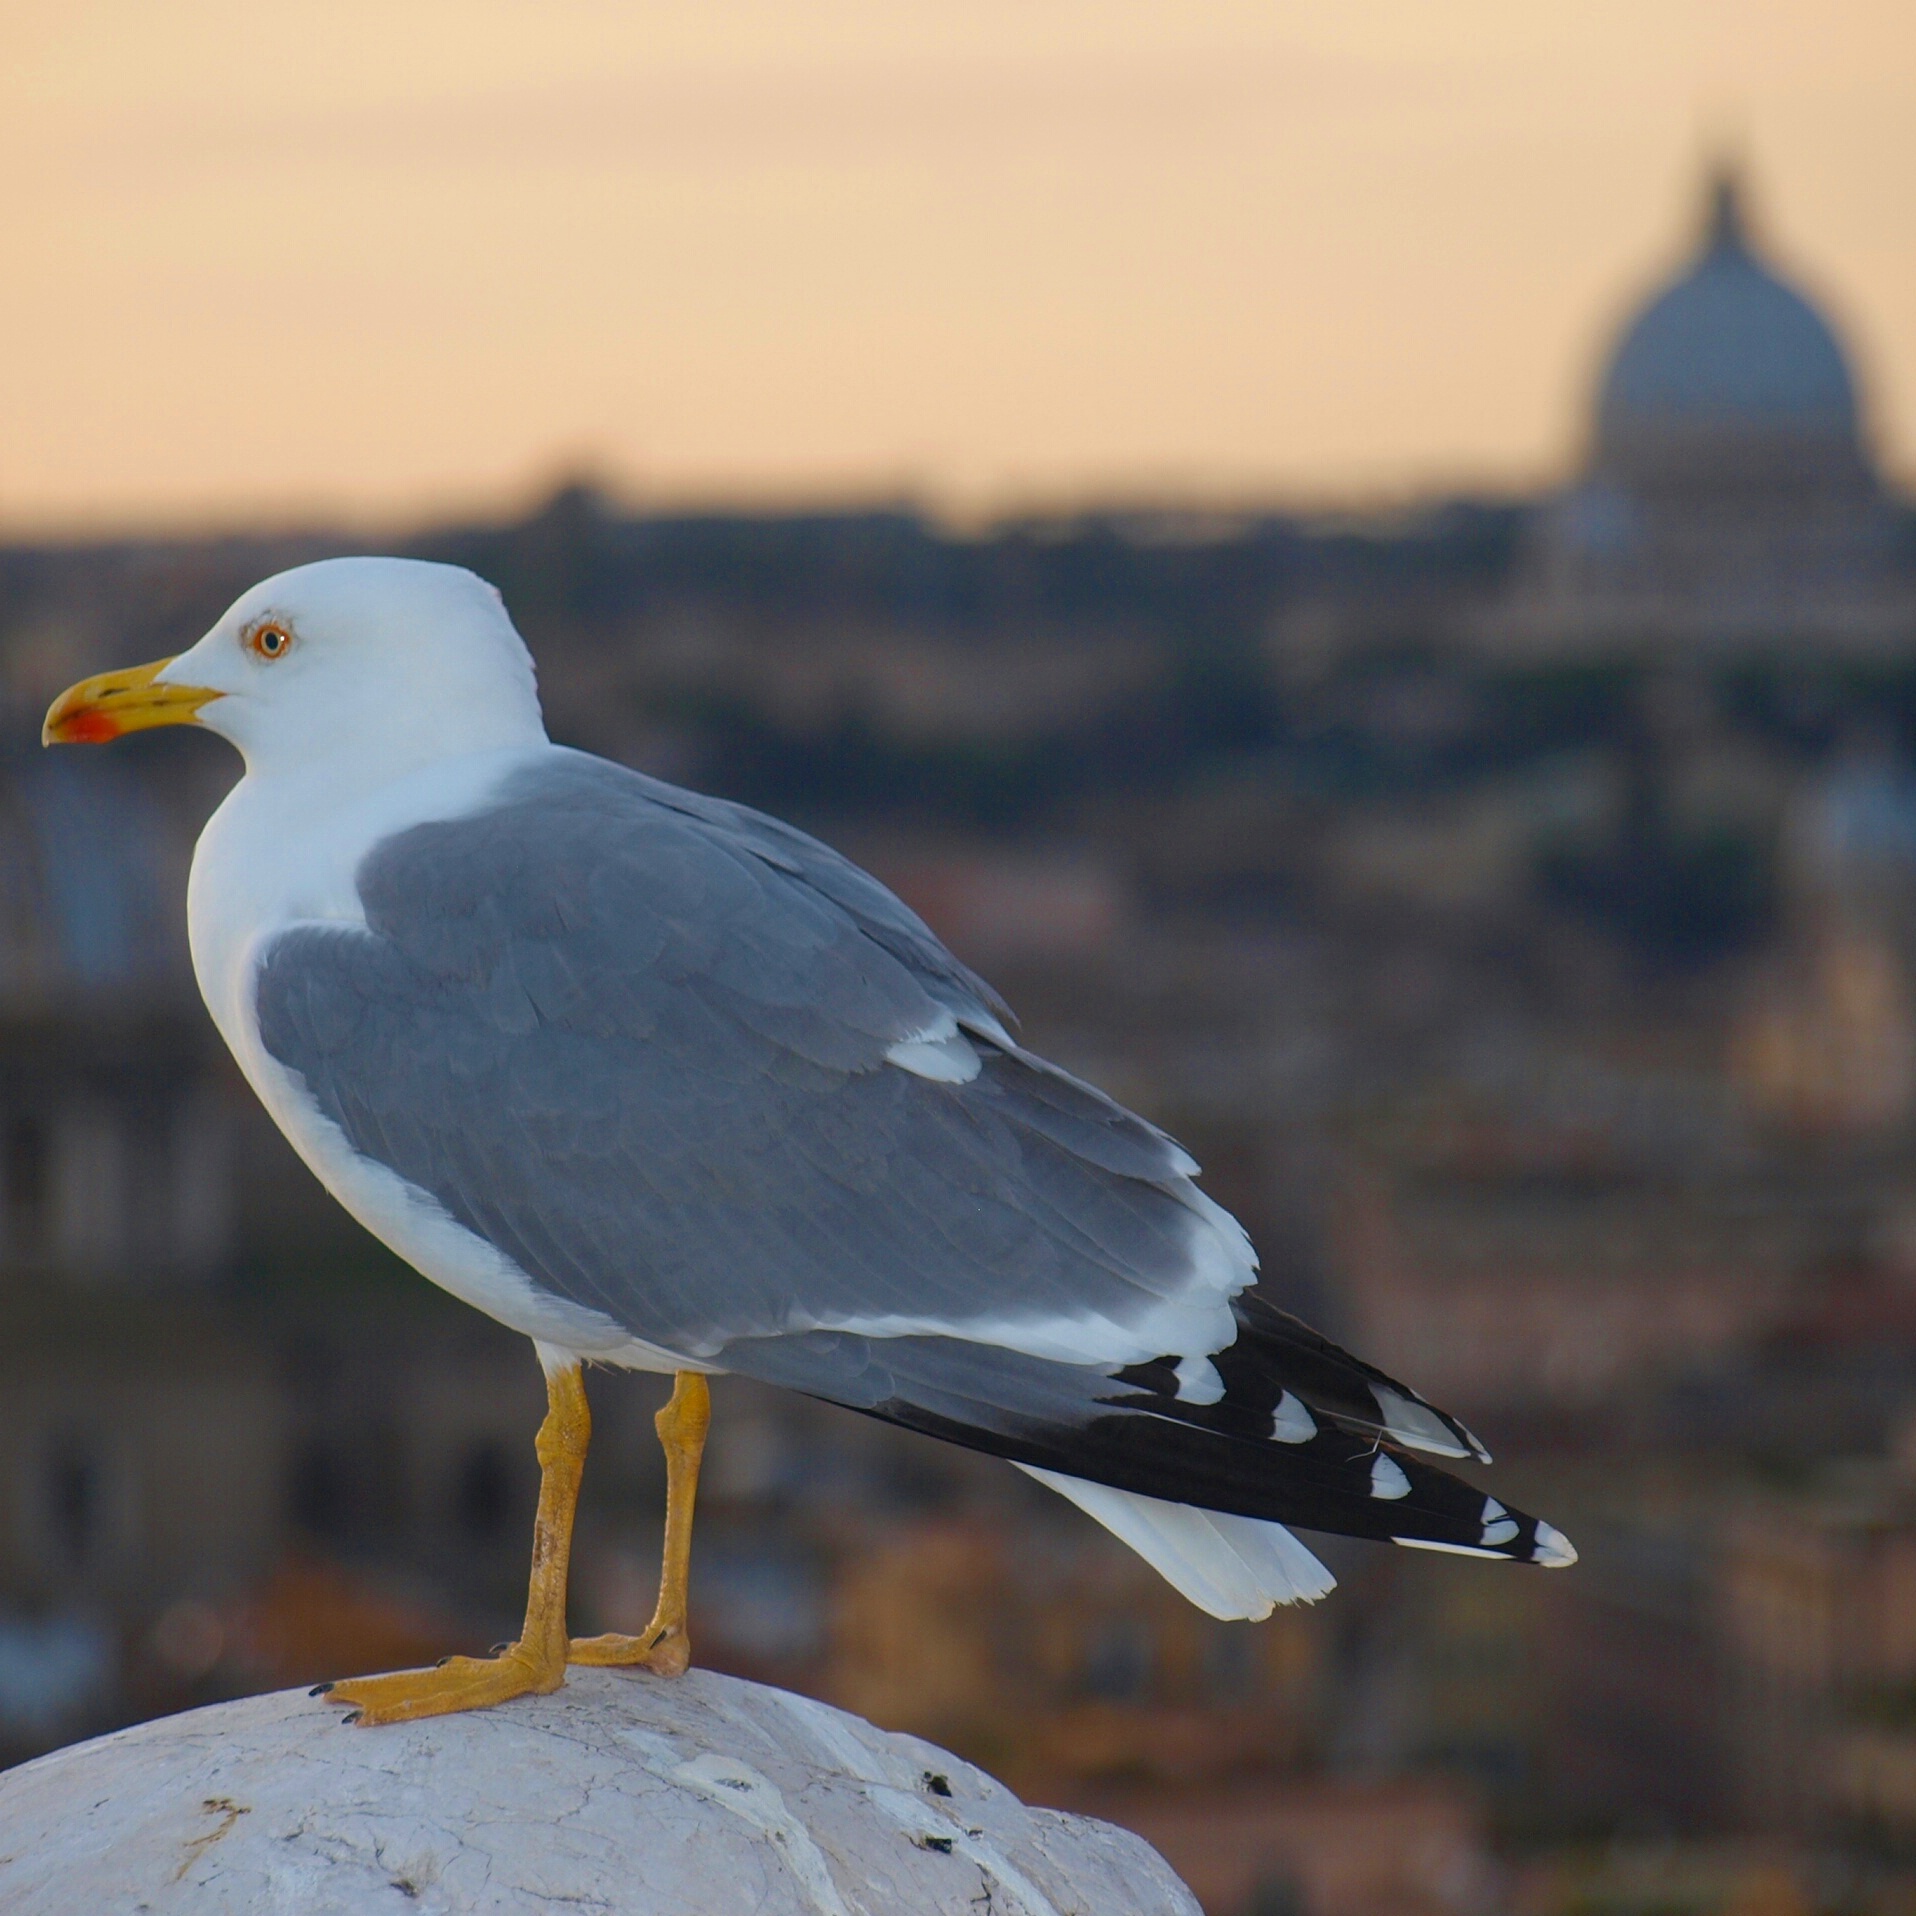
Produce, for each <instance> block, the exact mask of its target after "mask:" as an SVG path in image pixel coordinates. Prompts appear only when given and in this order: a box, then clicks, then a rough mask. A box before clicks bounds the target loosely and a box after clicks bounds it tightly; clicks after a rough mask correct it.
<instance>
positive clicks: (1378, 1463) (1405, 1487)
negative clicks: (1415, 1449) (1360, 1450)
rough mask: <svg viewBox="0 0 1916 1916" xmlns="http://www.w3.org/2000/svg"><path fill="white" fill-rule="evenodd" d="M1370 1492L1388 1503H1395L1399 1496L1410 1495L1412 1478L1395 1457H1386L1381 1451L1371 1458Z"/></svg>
mask: <svg viewBox="0 0 1916 1916" xmlns="http://www.w3.org/2000/svg"><path fill="white" fill-rule="evenodd" d="M1370 1494H1371V1495H1372V1496H1373V1497H1379V1498H1382V1499H1383V1500H1384V1501H1385V1502H1386V1503H1394V1502H1395V1501H1396V1500H1397V1499H1398V1498H1399V1497H1408V1496H1409V1495H1410V1479H1409V1478H1408V1477H1406V1476H1405V1475H1404V1467H1403V1465H1402V1464H1400V1463H1399V1462H1398V1461H1397V1459H1396V1458H1395V1457H1386V1456H1384V1455H1383V1454H1382V1453H1381V1452H1380V1453H1379V1454H1378V1455H1377V1456H1376V1457H1374V1458H1373V1459H1372V1460H1371V1467H1370Z"/></svg>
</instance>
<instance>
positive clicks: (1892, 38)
mask: <svg viewBox="0 0 1916 1916" xmlns="http://www.w3.org/2000/svg"><path fill="white" fill-rule="evenodd" d="M1724 144H1730V145H1733V146H1734V147H1735V148H1736V150H1738V151H1740V152H1741V153H1742V154H1743V155H1744V156H1745V158H1746V160H1747V162H1748V166H1749V170H1750V175H1751V182H1752V196H1753V201H1754V207H1755V211H1756V215H1757V219H1758V224H1759V230H1760V231H1761V232H1762V233H1764V234H1765V235H1766V237H1767V238H1768V239H1769V240H1770V241H1771V242H1772V243H1773V246H1774V249H1775V251H1776V252H1777V253H1778V255H1779V256H1780V257H1781V258H1782V260H1783V261H1784V262H1785V263H1786V265H1787V266H1789V267H1791V268H1792V269H1795V270H1797V271H1798V272H1799V273H1800V274H1801V275H1802V276H1803V277H1805V278H1806V279H1807V281H1808V283H1809V284H1810V286H1811V287H1812V288H1813V289H1814V290H1815V291H1816V292H1818V293H1819V294H1820V295H1822V296H1823V297H1824V298H1826V300H1827V301H1828V303H1829V304H1830V306H1831V308H1832V309H1833V311H1834V313H1835V314H1836V316H1837V317H1838V319H1839V321H1840V322H1841V323H1842V324H1843V325H1844V327H1845V329H1846V331H1847V334H1848V336H1849V338H1850V339H1851V341H1852V343H1853V344H1854V346H1855V348H1856V350H1857V353H1858V357H1859V361H1860V365H1861V369H1862V372H1863V376H1864V379H1865V383H1866V388H1867V391H1868V393H1869V395H1870V399H1871V402H1872V406H1873V412H1874V417H1875V420H1876V423H1877V429H1878V437H1879V441H1880V443H1881V445H1882V447H1883V449H1884V452H1885V456H1886V458H1887V460H1888V461H1889V463H1890V464H1891V466H1892V467H1893V468H1895V469H1897V470H1899V471H1902V472H1905V473H1907V472H1909V471H1910V470H1911V469H1912V468H1913V467H1916V457H1912V455H1913V454H1916V4H1912V3H1911V0H1881V3H1880V4H1864V0H1743V3H1742V4H1728V3H1727V0H1723V3H1718V4H1698V3H1695V0H1589V3H1587V4H1585V3H1583V0H1579V3H1577V4H1558V3H1557V0H1340V4H1336V5H1323V4H1292V3H1291V0H1264V3H1263V4H1236V3H1235V0H1162V3H1161V0H1085V3H1083V4H1080V0H816V3H814V0H770V3H767V4H757V3H756V0H696V4H686V3H685V0H681V3H680V4H676V5H654V4H650V3H649V0H648V3H643V4H641V3H637V0H624V3H623V4H612V3H611V0H540V3H539V4H536V5H535V4H531V3H530V0H526V3H524V4H502V3H501V0H377V3H376V4H366V3H364V0H327V3H326V4H323V5H319V4H313V5H306V4H299V5H290V4H273V3H272V0H251V3H249V4H234V3H233V0H168V3H167V4H165V5H154V4H151V0H139V3H138V4H87V3H86V0H58V3H51V0H9V4H8V5H7V7H6V8H5V9H4V12H3V15H0V155H3V156H4V157H3V160H0V232H4V233H5V235H6V246H5V254H4V258H5V269H4V270H5V280H4V285H5V297H4V301H3V302H0V535H9V536H21V535H24V534H27V533H31V532H38V531H45V530H49V529H53V530H60V529H74V530H95V529H103V528H117V527H131V526H144V525H156V526H157V525H165V526H179V525H186V524H202V523H208V522H214V523H230V524H253V523H260V522H273V521H283V520H287V519H290V518H295V517H301V516H306V515H311V514H328V515H335V516H346V517H349V518H353V519H356V520H360V521H363V522H367V523H376V522H379V521H382V520H389V519H395V518H405V517H412V516H416V515H420V514H424V513H433V512H439V511H446V510H454V509H470V508H481V509H490V508H494V507H501V506H510V505H512V504H514V503H517V502H519V501H521V500H523V499H526V498H529V497H530V496H532V494H533V493H534V492H535V491H536V490H537V489H538V488H539V487H541V486H543V485H544V484H546V483H548V482H549V481H550V480H551V478H552V477H553V475H554V474H556V473H558V472H560V471H562V470H572V469H578V468H590V469H593V470H596V471H598V472H600V473H603V474H605V475H607V476H608V477H609V478H611V479H612V480H613V481H615V482H616V483H617V484H618V485H619V486H620V487H621V488H622V489H623V490H625V491H627V492H628V493H630V494H631V495H632V496H633V497H635V498H639V499H649V500H654V501H657V502H661V503H666V502H681V501H688V500H694V499H699V500H709V499H714V498H727V499H751V500H763V501H779V500H797V499H821V498H847V497H854V496H864V497H869V496H872V495H874V494H881V493H882V494H892V495H895V494H898V493H900V492H912V493H916V494H918V495H920V496H921V497H923V498H925V499H927V500H928V501H931V502H933V503H936V504H940V505H943V506H947V507H949V508H952V509H954V510H961V511H989V510H994V509H999V508H1004V507H1015V506H1019V505H1028V504H1034V503H1062V502H1069V501H1072V500H1077V499H1082V498H1086V497H1089V496H1094V495H1106V496H1111V495H1132V496H1136V495H1139V494H1149V495H1156V496H1161V495H1163V494H1166V493H1171V492H1188V493H1193V494H1197V495H1204V496H1217V497H1222V498H1245V497H1254V498H1259V499H1270V500H1274V501H1280V502H1287V501H1288V502H1299V501H1310V500H1373V499H1378V498H1387V497H1392V496H1401V495H1403V494H1406V493H1409V492H1414V491H1417V490H1420V489H1424V488H1428V487H1433V486H1446V485H1459V484H1472V485H1489V486H1503V485H1528V484H1532V483H1535V482H1537V481H1539V480H1541V479H1545V478H1548V477H1549V476H1551V475H1552V474H1554V473H1556V472H1559V471H1561V470H1562V469H1563V468H1564V467H1565V466H1566V465H1567V464H1568V462H1569V461H1570V460H1571V459H1572V457H1573V456H1574V452H1575V448H1576V445H1577V440H1578V435H1579V432H1580V430H1581V415H1582V408H1583V404H1584V400H1585V395H1586V389H1587V384H1588V379H1589V376H1590V371H1591V365H1592V360H1593V356H1594V355H1596V354H1597V353H1598V352H1599V351H1600V350H1601V347H1602V344H1603V342H1604V340H1605V338H1606V336H1607V334H1608V332H1609V330H1610V328H1611V327H1612V326H1613V325H1614V324H1615V322H1616V320H1617V318H1618V316H1619V314H1620V312H1621V311H1622V310H1623V308H1624V306H1625V305H1626V304H1627V303H1628V302H1629V301H1630V300H1631V299H1632V298H1633V297H1634V296H1635V295H1636V294H1637V293H1638V292H1640V291H1641V289H1642V288H1643V286H1644V285H1645V283H1646V281H1647V279H1648V278H1649V277H1650V276H1652V275H1654V273H1655V272H1656V271H1657V270H1658V269H1659V268H1660V267H1661V266H1662V265H1663V264H1665V263H1666V262H1667V261H1669V260H1670V259H1671V258H1672V257H1673V256H1674V254H1675V253H1676V251H1677V250H1678V249H1679V248H1680V246H1681V245H1682V244H1683V242H1684V240H1685V238H1686V236H1687V234H1688V231H1689V229H1690V228H1691V226H1692V224H1693V223H1694V219H1695V214H1696V206H1695V202H1696V199H1697V196H1698V190H1699V188H1698V175H1699V173H1700V170H1701V167H1702V164H1703V162H1704V159H1705V158H1706V156H1707V155H1708V153H1709V152H1710V151H1711V150H1713V149H1714V148H1715V147H1717V146H1721V145H1724Z"/></svg>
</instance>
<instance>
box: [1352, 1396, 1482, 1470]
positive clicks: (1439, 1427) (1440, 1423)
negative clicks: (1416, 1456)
mask: <svg viewBox="0 0 1916 1916" xmlns="http://www.w3.org/2000/svg"><path fill="white" fill-rule="evenodd" d="M1370 1394H1371V1395H1372V1396H1373V1397H1374V1398H1376V1399H1377V1414H1378V1416H1379V1417H1380V1418H1382V1419H1383V1424H1384V1428H1385V1430H1387V1431H1388V1432H1389V1433H1390V1435H1391V1436H1393V1437H1395V1438H1396V1439H1397V1441H1398V1442H1399V1443H1400V1444H1407V1445H1408V1446H1409V1447H1410V1448H1411V1449H1412V1450H1425V1451H1429V1452H1430V1453H1431V1454H1432V1455H1433V1456H1437V1457H1468V1456H1469V1455H1470V1452H1469V1450H1468V1449H1467V1448H1466V1447H1465V1446H1464V1445H1463V1444H1462V1443H1460V1442H1459V1441H1458V1438H1457V1435H1456V1433H1455V1432H1454V1431H1453V1430H1452V1429H1451V1428H1450V1426H1449V1425H1448V1424H1446V1423H1445V1422H1444V1420H1443V1419H1442V1418H1441V1417H1439V1416H1438V1415H1437V1413H1436V1412H1435V1411H1434V1410H1432V1409H1431V1408H1430V1406H1429V1405H1428V1404H1419V1403H1415V1402H1413V1401H1412V1400H1411V1399H1410V1398H1408V1397H1406V1396H1405V1395H1404V1394H1403V1392H1402V1391H1397V1390H1392V1389H1391V1388H1390V1386H1389V1385H1388V1384H1373V1385H1372V1386H1371V1387H1370Z"/></svg>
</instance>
